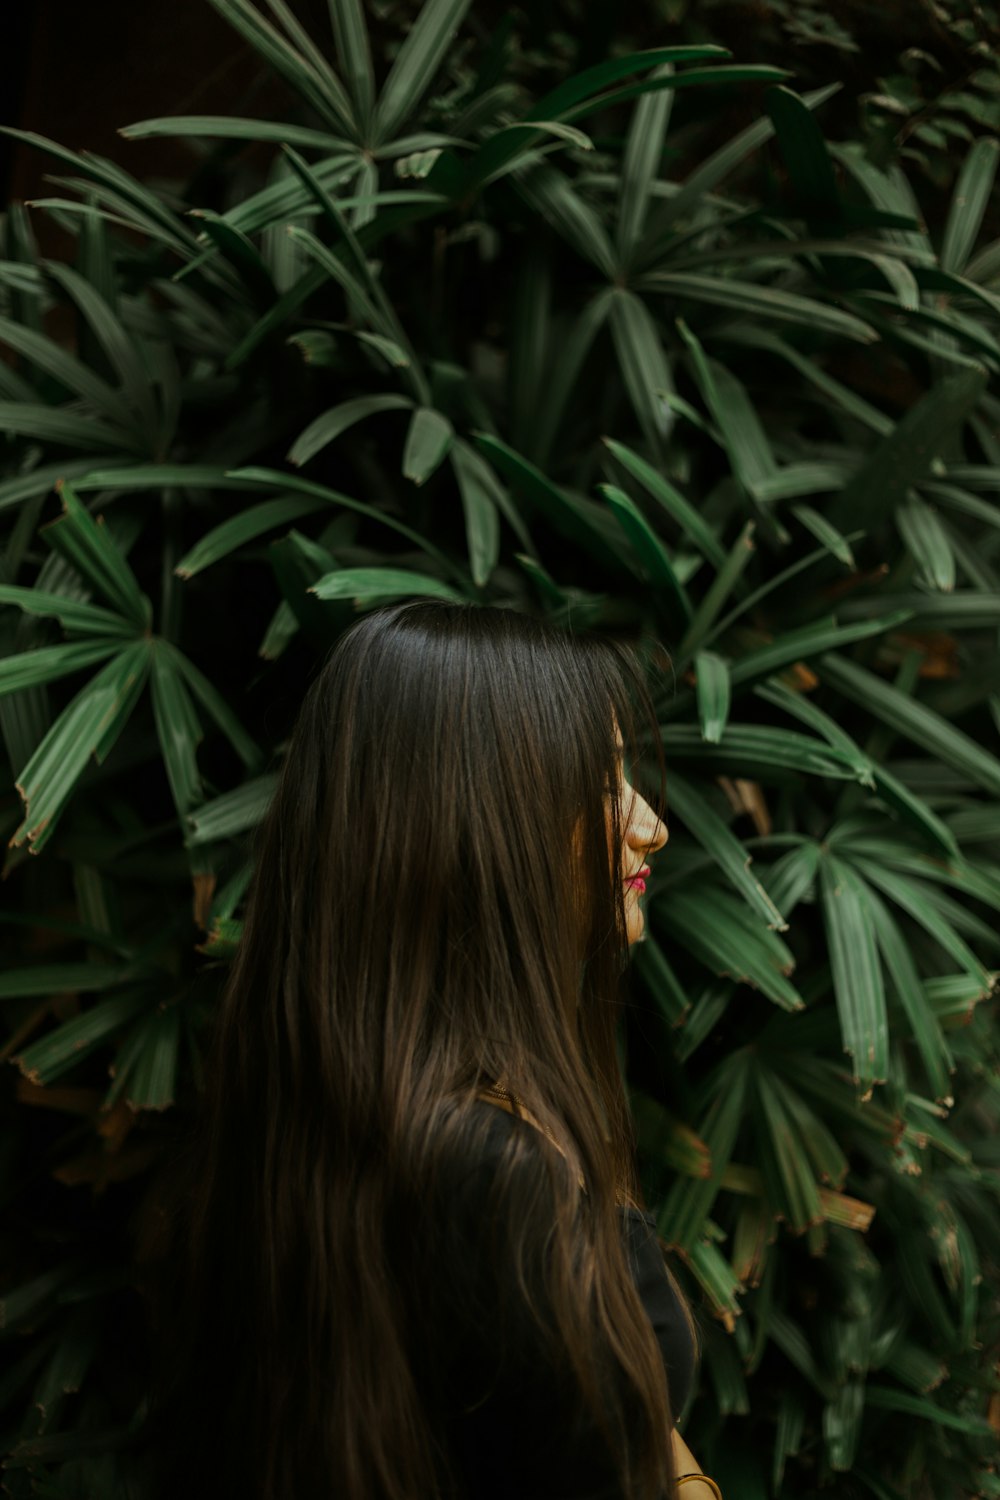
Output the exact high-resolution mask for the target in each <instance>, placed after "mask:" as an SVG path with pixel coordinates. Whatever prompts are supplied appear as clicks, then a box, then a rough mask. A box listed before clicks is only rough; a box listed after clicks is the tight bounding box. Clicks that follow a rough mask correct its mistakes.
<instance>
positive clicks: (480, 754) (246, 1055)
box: [147, 600, 674, 1500]
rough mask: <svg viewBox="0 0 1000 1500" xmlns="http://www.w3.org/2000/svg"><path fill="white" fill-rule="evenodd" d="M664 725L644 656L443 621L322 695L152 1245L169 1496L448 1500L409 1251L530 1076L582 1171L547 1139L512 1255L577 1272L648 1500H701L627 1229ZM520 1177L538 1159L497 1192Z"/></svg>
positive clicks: (262, 831)
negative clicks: (403, 1267) (642, 739)
mask: <svg viewBox="0 0 1000 1500" xmlns="http://www.w3.org/2000/svg"><path fill="white" fill-rule="evenodd" d="M637 703H638V704H643V703H644V704H645V706H646V711H647V712H648V713H649V714H650V715H651V716H652V709H651V707H650V706H649V700H648V697H647V696H646V694H645V687H644V682H643V672H642V669H641V667H640V665H639V663H638V660H637V658H636V657H635V655H634V653H633V651H632V650H631V648H628V647H626V646H624V645H622V644H621V643H619V642H615V641H612V640H610V639H607V638H604V637H597V636H591V637H580V636H573V635H570V634H567V633H565V632H563V631H561V630H558V629H556V628H555V627H554V626H552V625H550V624H547V623H544V622H542V621H540V620H538V619H535V618H533V617H531V616H528V615H526V614H522V613H519V612H516V611H514V610H509V609H503V608H492V607H482V606H476V605H461V604H451V603H445V602H440V601H437V600H434V601H427V602H424V601H418V602H407V603H403V604H395V605H390V606H385V607H381V608H378V609H375V610H372V611H371V612H369V613H367V614H364V615H362V617H361V618H360V619H359V620H357V621H356V622H355V623H354V624H353V625H352V626H351V627H350V628H349V629H348V630H347V632H346V633H345V634H344V635H343V636H342V637H341V638H340V639H339V641H338V642H337V643H336V645H335V647H334V649H333V650H332V652H331V653H330V655H329V657H328V659H327V660H326V662H325V664H324V665H323V667H322V669H321V670H320V671H319V672H318V674H317V676H316V678H315V680H314V681H313V683H312V685H311V687H310V689H309V691H308V693H307V695H306V698H305V701H304V703H303V705H302V708H301V712H300V715H299V718H298V722H297V724H296V726H295V729H294V733H293V735H292V738H291V741H290V744H289V746H288V749H287V754H286V755H285V758H284V763H283V766H282V769H281V774H280V778H279V784H278V787H277V791H276V795H275V796H274V798H273V801H272V803H271V806H270V809H269V811H268V813H267V815H266V817H265V818H264V820H263V822H262V824H261V825H260V828H259V830H258V832H257V835H256V841H255V845H254V851H253V854H254V873H253V877H252V881H251V885H250V887H249V890H248V895H247V901H246V909H245V921H244V927H243V933H242V939H241V941H240V943H239V946H238V951H237V953H236V956H235V959H234V961H233V963H232V967H231V971H230V973H229V976H228V980H227V982H226V984H225V988H224V992H223V994H222V997H221V1003H220V1005H219V1008H218V1014H217V1016H216V1020H215V1025H214V1030H213V1034H212V1039H211V1047H210V1051H209V1053H208V1057H207V1062H206V1066H205V1086H204V1092H203V1097H202V1100H201V1105H200V1111H199V1113H198V1115H197V1118H195V1119H194V1120H193V1121H192V1125H191V1129H190V1131H189V1133H188V1136H187V1138H186V1146H185V1149H184V1151H183V1152H181V1153H180V1155H179V1157H178V1159H177V1163H176V1167H175V1171H174V1174H173V1177H172V1178H171V1180H170V1183H169V1187H165V1188H164V1189H163V1204H164V1215H165V1217H164V1224H165V1229H164V1233H163V1235H162V1238H161V1242H160V1243H159V1244H157V1245H156V1246H155V1247H154V1250H155V1253H154V1251H148V1275H149V1287H148V1290H149V1296H150V1303H151V1309H152V1316H151V1329H152V1334H153V1353H154V1361H153V1379H152V1384H151V1388H150V1416H149V1421H148V1424H147V1441H148V1443H149V1444H150V1445H151V1448H150V1451H151V1452H152V1453H153V1454H154V1455H155V1456H154V1459H153V1462H152V1466H151V1473H152V1475H153V1476H154V1477H153V1496H154V1500H160V1497H162V1500H167V1497H169V1500H177V1497H178V1496H183V1497H184V1500H200V1497H202V1496H205V1497H207V1496H211V1497H212V1500H227V1497H229V1496H233V1497H236V1496H239V1500H256V1497H260V1500H264V1497H267V1500H303V1497H310V1500H312V1497H313V1496H316V1497H318V1496H320V1495H323V1496H337V1497H341V1496H343V1497H345V1500H414V1497H416V1496H419V1497H428V1500H429V1497H433V1496H436V1495H439V1494H444V1493H451V1491H450V1490H449V1489H448V1488H447V1484H448V1476H447V1474H446V1473H445V1472H444V1470H443V1469H442V1465H444V1469H445V1470H446V1468H447V1459H446V1456H445V1457H444V1458H442V1454H441V1452H440V1445H439V1443H438V1442H437V1435H436V1434H435V1433H433V1432H432V1431H431V1430H430V1426H429V1420H428V1415H427V1411H426V1407H425V1403H424V1401H423V1393H422V1391H421V1389H420V1387H419V1383H418V1382H417V1380H416V1379H415V1376H414V1371H413V1366H412V1362H411V1361H410V1359H409V1358H408V1353H407V1344H406V1340H405V1338H404V1334H403V1329H404V1326H412V1320H413V1318H414V1317H419V1309H414V1308H406V1307H403V1306H401V1297H402V1295H403V1293H402V1288H401V1284H400V1281H399V1278H398V1277H397V1276H395V1275H393V1274H392V1269H391V1264H390V1256H389V1249H388V1246H387V1245H386V1225H387V1222H388V1216H389V1214H390V1212H391V1209H392V1206H393V1205H394V1204H397V1203H398V1201H399V1195H400V1193H401V1192H404V1191H405V1192H407V1193H409V1194H410V1195H411V1196H412V1195H419V1193H420V1192H421V1190H422V1188H423V1186H424V1185H428V1188H429V1185H430V1184H431V1183H432V1182H433V1180H434V1177H435V1173H436V1171H437V1169H438V1167H439V1166H440V1163H441V1162H442V1161H443V1160H444V1159H445V1158H448V1159H451V1160H454V1158H455V1156H456V1153H457V1154H459V1155H462V1154H464V1155H465V1156H467V1158H468V1159H470V1160H473V1159H474V1158H475V1154H476V1152H477V1150H478V1149H479V1147H480V1145H481V1143H482V1134H481V1132H482V1128H483V1115H484V1111H483V1110H482V1109H481V1108H479V1109H476V1108H475V1107H474V1100H475V1098H476V1094H477V1090H478V1089H479V1088H480V1087H481V1086H482V1085H483V1084H484V1083H488V1082H491V1081H494V1080H497V1079H499V1078H501V1077H502V1078H503V1079H504V1080H505V1082H506V1083H507V1084H508V1085H509V1087H510V1088H511V1089H512V1091H513V1092H514V1093H515V1094H516V1095H517V1097H518V1099H519V1100H521V1101H523V1103H524V1105H525V1106H526V1107H527V1108H528V1110H530V1112H531V1114H532V1115H533V1116H534V1117H535V1119H536V1120H537V1121H538V1122H539V1123H540V1124H541V1125H542V1126H543V1128H544V1130H545V1131H548V1132H549V1133H550V1136H551V1138H552V1140H554V1141H556V1142H558V1143H559V1147H560V1148H561V1149H557V1148H556V1146H555V1145H553V1144H552V1143H551V1141H550V1140H549V1138H548V1137H546V1136H545V1135H544V1133H543V1132H539V1133H538V1146H537V1149H538V1151H539V1152H540V1153H541V1155H542V1158H543V1160H544V1162H545V1164H546V1170H547V1173H548V1178H549V1181H550V1184H551V1199H550V1207H551V1220H550V1221H549V1222H540V1221H539V1219H538V1216H537V1215H534V1216H524V1217H522V1218H521V1219H520V1220H518V1221H517V1222H516V1223H514V1224H513V1225H512V1226H511V1235H512V1241H511V1254H512V1255H513V1256H515V1257H516V1258H517V1259H518V1262H519V1263H520V1264H525V1263H529V1262H534V1263H535V1264H539V1263H540V1262H541V1259H542V1256H543V1250H544V1249H545V1247H546V1246H547V1247H548V1256H549V1266H550V1268H549V1271H548V1273H547V1274H548V1277H549V1285H548V1293H549V1299H550V1306H551V1308H552V1310H553V1316H554V1319H555V1324H556V1326H557V1328H558V1330H559V1337H560V1340H561V1346H562V1348H563V1350H564V1354H565V1359H566V1361H567V1366H568V1368H570V1369H571V1370H572V1372H573V1375H574V1378H575V1380H576V1381H577V1383H578V1386H579V1393H580V1401H581V1403H583V1406H582V1409H583V1410H586V1411H587V1412H589V1413H590V1414H591V1416H592V1419H593V1422H594V1423H595V1425H597V1426H598V1427H599V1428H600V1429H601V1430H602V1431H604V1432H605V1433H606V1435H607V1441H608V1444H609V1446H610V1447H611V1449H612V1451H613V1452H614V1453H615V1454H616V1457H617V1460H618V1461H619V1462H620V1469H621V1475H622V1482H623V1486H624V1489H623V1493H626V1494H629V1495H632V1494H635V1495H637V1496H640V1497H643V1500H646V1497H648V1500H653V1497H654V1496H661V1495H664V1494H669V1495H672V1494H673V1493H674V1475H673V1467H672V1461H671V1445H670V1434H671V1432H672V1428H673V1414H672V1413H671V1411H670V1403H669V1393H668V1389H667V1384H666V1378H665V1373H664V1368H663V1361H662V1357H661V1355H660V1352H659V1348H658V1346H657V1344H656V1341H655V1336H654V1334H653V1331H652V1328H651V1326H650V1324H649V1321H648V1319H647V1317H646V1315H645V1313H644V1311H643V1308H642V1305H641V1303H640V1301H639V1298H638V1294H637V1292H636V1289H635V1286H634V1283H633V1282H632V1280H631V1277H630V1275H629V1272H628V1267H627V1263H626V1260H625V1258H624V1250H623V1241H622V1233H621V1224H620V1219H619V1215H618V1212H617V1204H618V1203H619V1202H620V1201H621V1200H622V1198H623V1197H624V1198H626V1199H630V1200H631V1201H632V1202H641V1189H640V1186H639V1183H638V1180H637V1175H636V1170H635V1161H634V1146H635V1141H634V1134H633V1128H632V1124H631V1119H630V1115H629V1111H628V1106H627V1099H626V1095H625V1091H624V1085H623V1080H622V1077H621V1071H620V1067H619V1063H618V1058H617V1051H616V1045H615V1026H616V1019H617V1016H618V1014H619V1003H620V998H621V997H620V985H621V982H622V972H623V968H624V962H625V959H626V958H627V953H628V944H627V935H626V926H625V909H624V893H623V888H622V883H621V876H620V860H621V851H622V841H623V825H622V820H621V816H620V810H619V806H618V800H617V796H616V795H615V794H614V789H615V788H616V787H617V785H618V781H617V777H618V759H617V746H616V736H615V724H616V723H617V725H618V726H620V729H621V733H622V736H623V739H624V741H625V744H626V746H627V747H634V746H635V744H636V733H635V730H636V710H635V705H636V704H637ZM653 724H654V727H655V717H653ZM656 743H657V746H659V739H658V738H657V741H656ZM659 753H660V757H661V773H662V750H660V751H659ZM485 1113H487V1114H488V1113H489V1111H486V1112H485ZM581 1175H582V1178H583V1181H584V1183H585V1185H586V1191H587V1195H588V1198H589V1202H590V1207H591V1212H590V1214H589V1217H588V1218H587V1220H586V1229H584V1228H583V1227H582V1223H583V1221H581V1219H580V1216H579V1214H578V1211H577V1210H578V1205H579V1199H580V1186H579V1184H580V1178H581ZM508 1179H510V1180H511V1181H512V1179H513V1166H512V1164H511V1163H510V1162H507V1163H506V1164H501V1168H500V1170H499V1171H498V1188H497V1191H498V1192H499V1193H500V1194H501V1196H502V1194H503V1192H504V1191H505V1184H507V1183H508ZM553 1221H554V1222H553ZM426 1336H427V1337H428V1338H433V1330H432V1329H429V1330H427V1333H426ZM608 1359H610V1360H612V1361H613V1362H614V1363H615V1365H616V1366H617V1368H618V1369H619V1371H620V1372H621V1373H622V1375H623V1377H624V1382H625V1389H626V1390H627V1391H628V1392H629V1393H630V1394H629V1396H628V1400H629V1402H630V1403H631V1410H632V1418H631V1419H630V1422H627V1421H626V1416H625V1414H624V1412H617V1411H616V1410H615V1409H614V1403H613V1402H612V1403H611V1405H610V1406H609V1397H608V1387H607V1386H606V1384H602V1383H601V1380H600V1370H601V1368H602V1367H606V1361H607V1360H608ZM602 1361H603V1362H604V1365H603V1366H602ZM636 1412H638V1414H639V1416H640V1418H641V1421H640V1422H639V1430H640V1437H639V1440H638V1442H633V1443H626V1442H625V1440H624V1437H623V1434H624V1433H625V1431H626V1428H629V1430H631V1431H633V1433H634V1432H635V1430H636V1428H635V1420H634V1419H635V1413H636Z"/></svg>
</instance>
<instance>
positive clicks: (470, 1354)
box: [408, 1101, 695, 1500]
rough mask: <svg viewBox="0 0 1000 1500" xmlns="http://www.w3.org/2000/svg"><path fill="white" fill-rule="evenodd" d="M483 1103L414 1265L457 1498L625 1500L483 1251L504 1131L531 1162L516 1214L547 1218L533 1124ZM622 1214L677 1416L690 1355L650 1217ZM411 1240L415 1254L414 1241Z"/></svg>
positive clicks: (596, 1439)
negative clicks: (480, 1149) (429, 1239)
mask: <svg viewBox="0 0 1000 1500" xmlns="http://www.w3.org/2000/svg"><path fill="white" fill-rule="evenodd" d="M483 1108H484V1109H485V1110H487V1111H488V1112H489V1115H490V1116H491V1117H493V1118H492V1120H491V1122H490V1123H489V1125H488V1127H487V1129H488V1137H487V1147H486V1150H485V1152H484V1154H483V1158H482V1160H481V1161H480V1162H479V1164H478V1165H477V1166H476V1167H474V1168H472V1169H471V1170H468V1169H466V1170H464V1171H463V1172H462V1173H461V1174H460V1177H459V1178H457V1179H456V1180H454V1181H452V1182H451V1183H450V1184H449V1185H448V1189H447V1191H448V1194H449V1205H448V1208H447V1210H446V1211H445V1212H444V1214H443V1220H444V1222H445V1225H446V1227H445V1229H444V1231H443V1233H439V1232H438V1231H437V1230H435V1234H434V1239H433V1253H432V1255H431V1256H430V1259H429V1261H427V1262H424V1263H421V1262H420V1258H419V1251H417V1258H416V1264H417V1267H418V1270H417V1274H418V1276H419V1277H420V1287H419V1290H415V1293H414V1294H415V1296H416V1297H417V1298H418V1300H419V1302H420V1304H421V1306H420V1311H419V1314H418V1316H417V1320H416V1325H415V1326H416V1329H417V1332H416V1335H415V1339H414V1343H415V1346H416V1347H415V1350H414V1367H415V1370H416V1372H417V1378H418V1379H419V1380H420V1381H421V1386H422V1389H423V1391H424V1393H425V1395H426V1398H427V1404H428V1408H429V1410H431V1411H434V1412H437V1414H438V1417H439V1421H438V1424H437V1426H438V1428H439V1431H440V1432H441V1439H440V1440H441V1442H442V1443H443V1445H444V1446H445V1447H446V1449H447V1451H448V1453H449V1454H450V1455H451V1456H452V1460H453V1463H454V1466H455V1468H456V1469H457V1471H458V1474H459V1475H460V1476H461V1480H462V1483H463V1484H464V1486H465V1489H464V1490H461V1491H459V1494H460V1495H463V1496H464V1495H466V1494H467V1495H468V1496H475V1497H476V1500H493V1497H496V1500H500V1497H503V1500H510V1497H511V1496H517V1497H518V1500H621V1488H620V1484H619V1482H618V1480H617V1470H616V1467H615V1465H614V1462H613V1460H612V1458H611V1456H610V1454H609V1452H608V1450H607V1447H606V1446H605V1443H604V1441H603V1439H602V1437H601V1434H600V1433H599V1432H598V1431H596V1430H594V1424H593V1422H592V1420H589V1421H588V1419H587V1417H586V1415H585V1413H584V1412H583V1411H582V1410H581V1407H582V1399H581V1398H580V1396H579V1393H578V1392H577V1391H575V1390H572V1391H570V1390H569V1389H568V1388H567V1387H565V1386H564V1385H563V1384H562V1382H561V1379H560V1378H559V1377H557V1376H556V1375H555V1373H554V1367H553V1366H552V1365H551V1364H549V1363H547V1362H546V1361H547V1357H548V1356H547V1354H546V1351H545V1349H544V1348H543V1346H542V1343H541V1342H540V1340H541V1335H540V1332H539V1330H538V1328H537V1326H536V1325H535V1324H534V1323H533V1322H532V1321H531V1319H530V1315H529V1314H528V1313H527V1311H526V1310H525V1309H524V1305H523V1298H521V1297H519V1296H518V1295H516V1294H514V1293H512V1292H511V1289H510V1283H511V1278H510V1276H509V1271H508V1274H507V1275H506V1276H503V1275H498V1268H497V1262H496V1261H494V1260H492V1259H491V1255H490V1251H491V1247H492V1245H493V1244H494V1243H495V1242H497V1241H498V1239H499V1235H498V1231H497V1225H496V1224H495V1222H491V1220H490V1214H489V1193H490V1186H491V1183H492V1180H493V1177H494V1174H495V1168H496V1164H497V1161H498V1160H499V1157H500V1155H501V1154H502V1153H503V1152H504V1150H505V1148H506V1146H507V1144H508V1142H509V1140H510V1136H511V1133H512V1132H520V1133H521V1134H522V1137H523V1139H522V1142H521V1143H520V1144H521V1149H522V1153H523V1154H522V1155H520V1156H519V1158H518V1159H519V1161H527V1162H528V1163H529V1166H528V1168H527V1169H526V1171H525V1172H524V1174H523V1180H524V1182H525V1183H526V1184H527V1191H528V1194H529V1196H528V1197H527V1198H525V1200H524V1210H525V1212H527V1213H532V1212H533V1211H534V1212H536V1213H544V1211H545V1209H544V1196H542V1197H539V1195H538V1193H537V1192H535V1196H534V1197H533V1198H532V1197H531V1196H530V1195H531V1192H532V1191H534V1189H535V1188H536V1187H537V1184H538V1182H539V1181H540V1180H541V1178H540V1176H539V1174H538V1172H537V1166H536V1167H534V1168H533V1167H532V1166H531V1165H530V1162H531V1158H532V1157H534V1159H535V1162H536V1163H537V1153H534V1152H533V1151H532V1149H531V1140H532V1138H535V1137H536V1136H537V1132H536V1129H535V1127H534V1126H533V1125H531V1124H529V1123H528V1122H527V1121H524V1120H522V1119H519V1118H517V1117H515V1116H513V1115H511V1114H509V1113H507V1112H506V1111H505V1110H504V1109H502V1108H499V1107H497V1106H494V1105H492V1104H487V1103H486V1102H485V1101H484V1102H483ZM525 1146H526V1147H527V1149H526V1150H524V1148H525ZM520 1180H521V1178H520V1176H519V1185H520ZM427 1206H428V1207H430V1205H427ZM435 1211H439V1210H438V1209H436V1210H435ZM519 1211H520V1207H519V1209H518V1212H519ZM619 1214H620V1217H621V1224H622V1232H623V1234H624V1236H625V1241H626V1247H627V1260H628V1264H629V1267H630V1269H631V1271H632V1274H633V1277H634V1279H635V1283H636V1287H637V1289H638V1292H639V1296H640V1299H641V1301H642V1303H643V1306H644V1307H645V1309H646V1312H647V1314H648V1315H649V1319H650V1322H651V1323H652V1325H653V1329H654V1331H655V1333H656V1337H657V1341H658V1343H659V1345H660V1349H661V1351H662V1354H663V1359H664V1365H665V1368H666V1373H667V1384H668V1389H669V1392H670V1403H671V1408H672V1411H673V1415H674V1419H675V1420H676V1418H677V1416H678V1415H679V1413H680V1411H681V1410H682V1408H683V1406H684V1404H685V1402H686V1400H687V1397H688V1393H689V1391H690V1388H691V1383H692V1380H693V1378H694V1362H695V1351H694V1349H693V1347H692V1344H691V1339H690V1335H689V1333H688V1328H687V1323H686V1321H685V1318H684V1315H683V1312H682V1311H681V1308H680V1306H679V1304H678V1301H677V1298H676V1296H675V1293H674V1291H673V1288H672V1286H671V1284H670V1282H669V1281H668V1279H667V1275H666V1271H665V1269H664V1263H663V1253H662V1251H661V1249H660V1246H659V1243H658V1240H657V1235H656V1227H655V1224H656V1221H655V1218H654V1216H653V1214H651V1213H646V1212H644V1211H642V1210H640V1209H638V1208H631V1207H627V1206H624V1205H619ZM408 1238H409V1244H410V1249H411V1250H414V1249H415V1246H416V1244H417V1243H419V1241H420V1235H419V1234H417V1235H416V1236H415V1237H408ZM410 1265H411V1267H413V1265H414V1261H413V1260H411V1261H410Z"/></svg>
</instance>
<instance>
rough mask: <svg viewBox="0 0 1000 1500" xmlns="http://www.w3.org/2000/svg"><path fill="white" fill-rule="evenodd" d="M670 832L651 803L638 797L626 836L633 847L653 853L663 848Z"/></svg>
mask: <svg viewBox="0 0 1000 1500" xmlns="http://www.w3.org/2000/svg"><path fill="white" fill-rule="evenodd" d="M669 837H670V834H669V833H668V831H667V827H666V825H665V824H664V823H663V822H662V820H661V819H660V818H658V817H657V816H656V814H655V813H654V811H653V809H652V808H651V807H650V805H649V803H648V802H646V801H644V800H643V798H642V797H638V796H637V797H636V800H635V806H634V808H633V810H632V816H631V818H630V819H629V826H628V833H627V835H626V838H627V840H628V843H629V844H630V845H631V846H632V848H633V849H645V850H647V851H648V852H649V853H651V854H653V853H655V852H656V850H657V849H662V848H663V846H664V844H665V843H666V842H667V839H668V838H669Z"/></svg>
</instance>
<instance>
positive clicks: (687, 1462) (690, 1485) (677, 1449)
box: [673, 1427, 715, 1500]
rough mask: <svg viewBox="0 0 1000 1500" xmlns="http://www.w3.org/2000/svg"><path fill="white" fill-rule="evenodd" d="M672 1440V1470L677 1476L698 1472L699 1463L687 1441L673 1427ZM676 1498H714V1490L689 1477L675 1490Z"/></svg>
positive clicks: (700, 1469) (708, 1499) (680, 1499)
mask: <svg viewBox="0 0 1000 1500" xmlns="http://www.w3.org/2000/svg"><path fill="white" fill-rule="evenodd" d="M673 1440H674V1472H675V1473H676V1474H677V1476H678V1478H679V1477H680V1475H681V1474H700V1473H701V1472H702V1468H701V1464H700V1463H699V1462H698V1460H697V1459H696V1458H695V1456H694V1454H693V1453H692V1452H691V1449H690V1448H689V1447H688V1445H687V1443H686V1442H685V1441H684V1439H683V1438H682V1437H681V1435H680V1433H679V1432H678V1431H677V1428H676V1427H675V1428H674V1430H673ZM677 1497H678V1500H715V1491H714V1490H713V1488H712V1486H711V1485H710V1484H705V1483H703V1482H701V1481H698V1480H694V1479H689V1480H688V1482H687V1484H682V1485H681V1487H680V1489H679V1490H678V1491H677Z"/></svg>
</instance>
